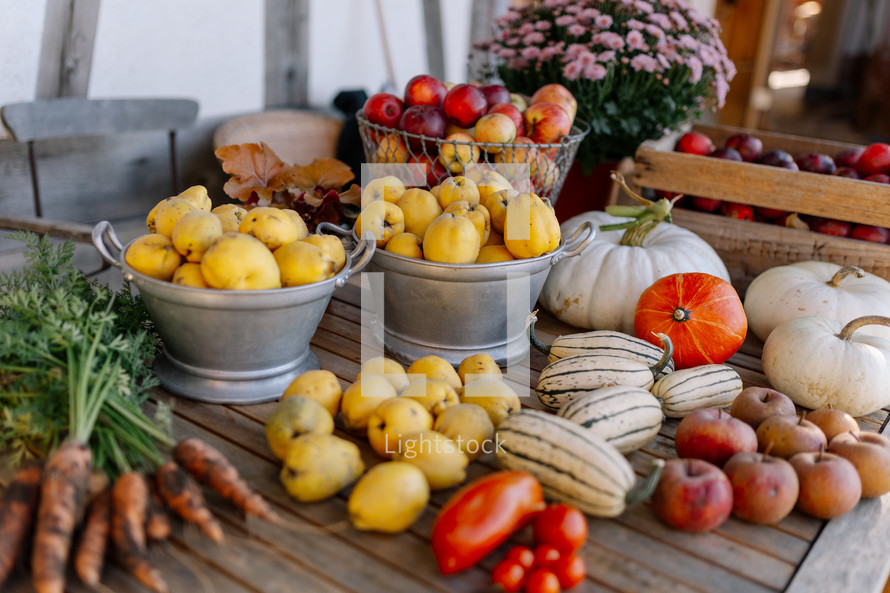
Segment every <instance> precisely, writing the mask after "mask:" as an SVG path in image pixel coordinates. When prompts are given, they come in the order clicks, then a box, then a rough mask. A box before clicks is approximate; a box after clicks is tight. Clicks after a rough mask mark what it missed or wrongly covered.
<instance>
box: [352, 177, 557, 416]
mask: <svg viewBox="0 0 890 593" xmlns="http://www.w3.org/2000/svg"><path fill="white" fill-rule="evenodd" d="M428 172H429V165H425V164H392V163H385V164H369V163H365V164H362V166H361V184H362V219H361V232H362V234H363V235H364V236H365V237H367V236H368V234H371V235H373V236H372V237H370V240H373V241H375V243H376V245H377V252H376V253H375V255H374V257H373V258H372V259H371V263H370V264H369V266H368V268H367V269H366V270H365V271H363V272H362V273H361V362H362V366H363V367H365V365H368V364H371V363H372V361H374V360H375V359H379V358H380V357H387V358H394V359H396V360H398V361H399V362H401V363H404V364H405V365H409V369H408V370H412V371H413V370H414V369H411V368H410V364H411V363H412V362H414V361H417V360H419V359H427V357H430V356H435V357H438V358H440V359H444V360H445V361H447V362H448V363H449V364H448V365H447V366H449V367H451V368H450V371H451V372H452V373H454V369H455V367H457V366H458V365H459V363H460V362H461V361H463V360H464V359H466V358H467V357H470V356H472V355H474V354H488V355H490V356H491V357H492V358H493V359H494V360H495V361H497V362H498V364H499V365H500V366H501V367H506V368H505V370H504V371H503V379H504V380H505V382H506V383H507V384H508V385H510V387H512V390H511V392H510V393H509V394H505V393H504V392H503V391H500V392H498V391H496V390H495V391H482V392H481V393H480V392H479V391H480V390H474V389H472V388H470V387H469V385H471V384H472V383H471V382H467V385H468V387H467V388H466V389H465V393H463V396H464V401H467V402H473V401H474V400H475V401H476V402H477V403H479V404H480V405H483V407H486V406H495V407H497V406H498V405H501V404H503V403H504V402H503V401H500V400H506V399H509V397H511V394H512V395H517V396H518V397H519V399H520V400H525V399H530V398H531V397H533V393H532V392H531V388H530V384H531V368H530V354H529V342H528V338H527V334H526V330H527V323H528V321H527V320H528V317H529V313H530V309H531V308H532V307H533V305H534V300H535V299H536V296H537V293H538V292H539V291H540V288H541V285H542V283H543V280H544V278H546V268H545V270H544V273H543V274H542V273H540V272H541V270H534V269H533V270H530V269H529V265H527V264H528V262H526V261H524V260H513V261H510V262H501V263H500V264H487V265H474V264H463V265H462V264H449V263H441V262H436V261H429V260H427V259H420V258H415V257H408V256H406V255H400V254H399V253H398V250H396V252H394V251H393V250H392V246H391V248H390V250H385V248H383V247H382V246H384V245H385V244H387V243H388V242H389V241H391V240H392V238H393V237H398V236H399V235H400V234H401V233H403V232H404V231H405V228H406V227H407V228H410V229H416V228H417V225H418V224H419V225H420V226H421V228H423V226H422V225H423V221H425V222H426V224H427V225H429V224H430V223H431V222H432V221H433V220H435V219H436V218H437V217H439V216H442V215H443V205H442V203H441V202H442V199H441V194H440V197H439V198H436V197H435V196H433V195H432V194H431V193H430V192H428V191H426V190H423V189H420V187H423V186H426V185H427V182H426V180H427V173H428ZM529 173H530V168H529V165H528V164H521V165H504V164H495V165H489V164H479V165H478V166H474V167H473V168H471V169H468V170H466V171H464V173H463V175H461V176H460V177H462V178H464V179H468V180H470V181H469V182H468V183H466V185H467V186H469V187H470V189H466V190H464V191H462V192H455V193H454V194H453V195H450V196H446V197H447V198H448V199H449V200H450V201H451V202H458V201H461V199H466V200H467V201H468V202H479V201H480V200H481V201H482V202H483V206H484V202H485V196H487V195H488V194H490V193H493V192H495V191H499V190H501V189H509V190H511V191H517V190H522V191H529V189H530V187H531V185H530V176H529ZM418 186H420V187H418ZM513 188H516V189H513ZM408 192H410V193H408ZM419 192H423V193H419ZM427 194H429V195H427ZM408 196H411V197H410V198H408ZM403 197H404V198H405V200H402V198H403ZM431 198H432V199H431ZM399 202H401V205H402V206H404V208H405V209H404V210H403V209H402V208H400V207H399V206H400V204H399ZM387 204H392V206H387ZM448 205H449V204H448V203H447V202H446V204H445V206H446V207H447V206H448ZM483 209H484V208H483ZM484 210H485V213H486V214H487V215H488V216H489V217H490V216H491V213H489V212H488V211H487V209H484ZM513 214H515V213H513ZM513 214H511V218H510V219H509V220H508V221H507V224H508V225H509V228H507V229H505V232H506V233H507V234H509V235H510V236H511V238H515V239H518V240H528V239H530V238H531V211H530V209H526V211H525V212H524V213H523V212H521V211H520V212H519V216H514V215H513ZM523 214H524V216H523ZM445 215H446V216H452V214H447V213H446V214H445ZM457 215H458V216H459V215H460V214H457ZM418 221H421V222H420V223H418ZM486 224H487V225H490V218H489V219H488V220H487V222H486ZM357 228H358V227H357ZM489 230H490V228H489ZM446 234H447V233H446ZM416 236H417V235H415V237H416ZM486 236H487V235H483V236H482V237H480V242H484V237H486ZM359 238H362V237H359ZM408 238H409V239H410V237H408ZM398 240H400V239H397V241H398ZM413 241H414V243H415V244H417V243H418V241H419V239H413ZM419 242H420V244H419V245H417V247H418V249H423V247H424V246H425V245H424V243H423V241H422V240H420V241H419ZM427 243H429V240H427ZM426 246H428V245H426ZM459 247H460V246H455V248H459ZM448 248H449V247H448V246H447V245H446V246H442V247H441V248H440V249H442V250H447V249H448ZM545 265H548V266H549V262H547V263H545ZM533 291H534V292H533ZM427 362H430V363H432V360H431V359H427ZM436 362H438V363H440V362H441V361H436ZM442 372H443V373H447V370H443V371H442ZM455 375H456V373H455ZM426 376H427V374H426V373H423V372H418V373H413V372H412V373H410V374H409V375H408V377H407V378H408V382H409V383H410V382H412V381H420V380H425V378H426ZM363 395H365V394H363ZM366 395H368V396H373V394H366Z"/></svg>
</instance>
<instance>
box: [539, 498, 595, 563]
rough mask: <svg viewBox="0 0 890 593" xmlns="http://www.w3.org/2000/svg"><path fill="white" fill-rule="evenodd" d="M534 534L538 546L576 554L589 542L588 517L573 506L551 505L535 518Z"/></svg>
mask: <svg viewBox="0 0 890 593" xmlns="http://www.w3.org/2000/svg"><path fill="white" fill-rule="evenodd" d="M532 533H533V534H534V538H535V542H536V543H538V544H549V545H551V546H556V547H557V548H559V549H560V550H561V551H563V552H566V553H571V552H575V551H577V550H579V549H581V546H583V545H584V542H585V541H587V517H585V516H584V513H582V512H581V511H579V510H578V509H576V508H575V507H573V506H571V505H568V504H562V503H557V504H551V505H549V506H548V507H547V508H546V509H544V510H543V511H541V512H540V513H538V515H537V516H536V517H535V520H534V523H533V527H532Z"/></svg>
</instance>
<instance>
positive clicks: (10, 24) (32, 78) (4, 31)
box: [0, 0, 46, 105]
mask: <svg viewBox="0 0 890 593" xmlns="http://www.w3.org/2000/svg"><path fill="white" fill-rule="evenodd" d="M45 7H46V0H27V1H26V2H22V1H21V0H0V105H3V104H6V103H15V102H20V101H31V100H33V99H34V93H35V90H36V88H37V69H38V65H39V62H40V40H41V37H42V35H43V15H44V11H45Z"/></svg>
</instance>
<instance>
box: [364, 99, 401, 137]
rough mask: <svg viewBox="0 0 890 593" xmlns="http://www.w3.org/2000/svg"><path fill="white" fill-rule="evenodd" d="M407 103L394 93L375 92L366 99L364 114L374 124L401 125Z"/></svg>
mask: <svg viewBox="0 0 890 593" xmlns="http://www.w3.org/2000/svg"><path fill="white" fill-rule="evenodd" d="M404 112H405V104H404V103H402V100H401V99H399V98H398V97H396V96H395V95H393V94H392V93H374V94H373V95H371V96H370V97H368V100H367V101H365V105H364V107H362V115H364V116H365V119H367V120H368V121H369V122H371V123H372V124H377V125H379V126H385V127H387V128H397V127H399V120H400V119H401V118H402V114H403V113H404Z"/></svg>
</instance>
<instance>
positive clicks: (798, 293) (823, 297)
mask: <svg viewBox="0 0 890 593" xmlns="http://www.w3.org/2000/svg"><path fill="white" fill-rule="evenodd" d="M745 315H746V316H747V317H748V329H750V330H751V332H752V333H753V334H754V335H755V336H757V337H758V338H760V339H761V340H764V341H765V340H766V338H767V336H769V334H770V332H771V331H773V328H775V327H776V326H777V325H779V324H780V323H782V322H783V321H787V320H788V319H795V318H797V317H806V316H810V315H812V316H814V317H825V318H828V319H837V320H838V321H842V322H844V323H846V322H847V321H850V320H851V319H855V318H857V317H862V316H863V315H885V316H890V282H887V281H886V280H884V279H883V278H881V277H880V276H875V275H874V274H870V273H868V272H866V271H864V270H861V269H860V268H856V267H853V266H840V265H838V264H835V263H831V262H820V261H802V262H796V263H793V264H788V265H783V266H775V267H773V268H769V269H768V270H765V271H763V272H761V273H760V274H758V275H757V277H756V278H754V280H753V281H752V282H751V284H750V285H749V286H748V290H747V292H746V293H745ZM860 331H861V332H864V333H867V334H871V335H874V336H881V337H882V338H887V339H888V340H890V328H887V327H883V326H879V325H872V326H868V327H864V328H862V329H861V330H860Z"/></svg>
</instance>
